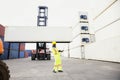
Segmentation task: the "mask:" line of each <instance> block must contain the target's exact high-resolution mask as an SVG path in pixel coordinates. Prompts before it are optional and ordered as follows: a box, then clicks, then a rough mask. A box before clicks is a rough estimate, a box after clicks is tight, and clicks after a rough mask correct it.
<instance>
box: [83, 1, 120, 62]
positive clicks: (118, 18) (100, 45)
mask: <svg viewBox="0 0 120 80" xmlns="http://www.w3.org/2000/svg"><path fill="white" fill-rule="evenodd" d="M99 2H100V3H102V2H103V3H104V1H103V0H101V1H99ZM113 2H114V3H113ZM112 3H113V4H112ZM109 5H111V6H110V7H109ZM98 10H101V12H102V11H103V13H101V12H100V11H98ZM94 12H95V13H94V15H93V21H92V22H93V23H92V26H93V27H94V28H95V35H96V42H95V43H92V44H90V45H87V46H86V47H85V57H86V58H87V59H97V60H105V61H115V62H120V0H108V1H107V2H106V4H104V5H102V4H101V5H99V7H96V11H94ZM100 13H101V14H100ZM99 14H100V15H99ZM97 15H99V16H98V17H96V16H97Z"/></svg>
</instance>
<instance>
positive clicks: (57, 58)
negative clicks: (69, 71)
mask: <svg viewBox="0 0 120 80" xmlns="http://www.w3.org/2000/svg"><path fill="white" fill-rule="evenodd" d="M52 53H53V55H54V58H55V64H56V65H58V64H61V58H60V53H59V52H58V49H57V48H52Z"/></svg>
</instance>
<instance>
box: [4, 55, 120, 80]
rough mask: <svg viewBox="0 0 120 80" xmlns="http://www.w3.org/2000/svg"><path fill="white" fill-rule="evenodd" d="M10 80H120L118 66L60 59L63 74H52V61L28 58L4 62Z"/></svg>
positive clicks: (99, 62) (116, 64)
mask: <svg viewBox="0 0 120 80" xmlns="http://www.w3.org/2000/svg"><path fill="white" fill-rule="evenodd" d="M5 62H6V63H7V65H8V66H9V69H10V75H11V78H10V80H120V64H118V63H110V62H102V61H94V60H80V59H73V58H64V57H62V62H63V71H64V72H63V73H53V72H52V68H53V64H54V59H52V60H50V61H49V60H46V61H38V60H36V61H31V59H30V58H23V59H13V60H12V59H11V60H5Z"/></svg>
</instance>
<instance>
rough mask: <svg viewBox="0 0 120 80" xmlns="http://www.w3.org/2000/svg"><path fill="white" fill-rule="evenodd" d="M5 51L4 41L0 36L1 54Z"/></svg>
mask: <svg viewBox="0 0 120 80" xmlns="http://www.w3.org/2000/svg"><path fill="white" fill-rule="evenodd" d="M3 52H4V49H3V43H2V40H1V38H0V55H2V53H3Z"/></svg>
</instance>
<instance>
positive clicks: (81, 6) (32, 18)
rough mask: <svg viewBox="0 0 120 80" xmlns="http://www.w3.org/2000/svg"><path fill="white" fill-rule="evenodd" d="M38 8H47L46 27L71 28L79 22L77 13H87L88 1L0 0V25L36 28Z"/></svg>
mask: <svg viewBox="0 0 120 80" xmlns="http://www.w3.org/2000/svg"><path fill="white" fill-rule="evenodd" d="M38 6H47V7H48V26H56V27H59V26H64V27H72V26H74V25H76V24H77V23H78V21H79V11H88V9H89V6H90V0H0V24H2V25H4V26H16V27H17V26H37V15H38ZM62 46H63V45H62ZM26 47H27V49H31V47H32V48H33V47H36V45H34V44H26Z"/></svg>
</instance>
